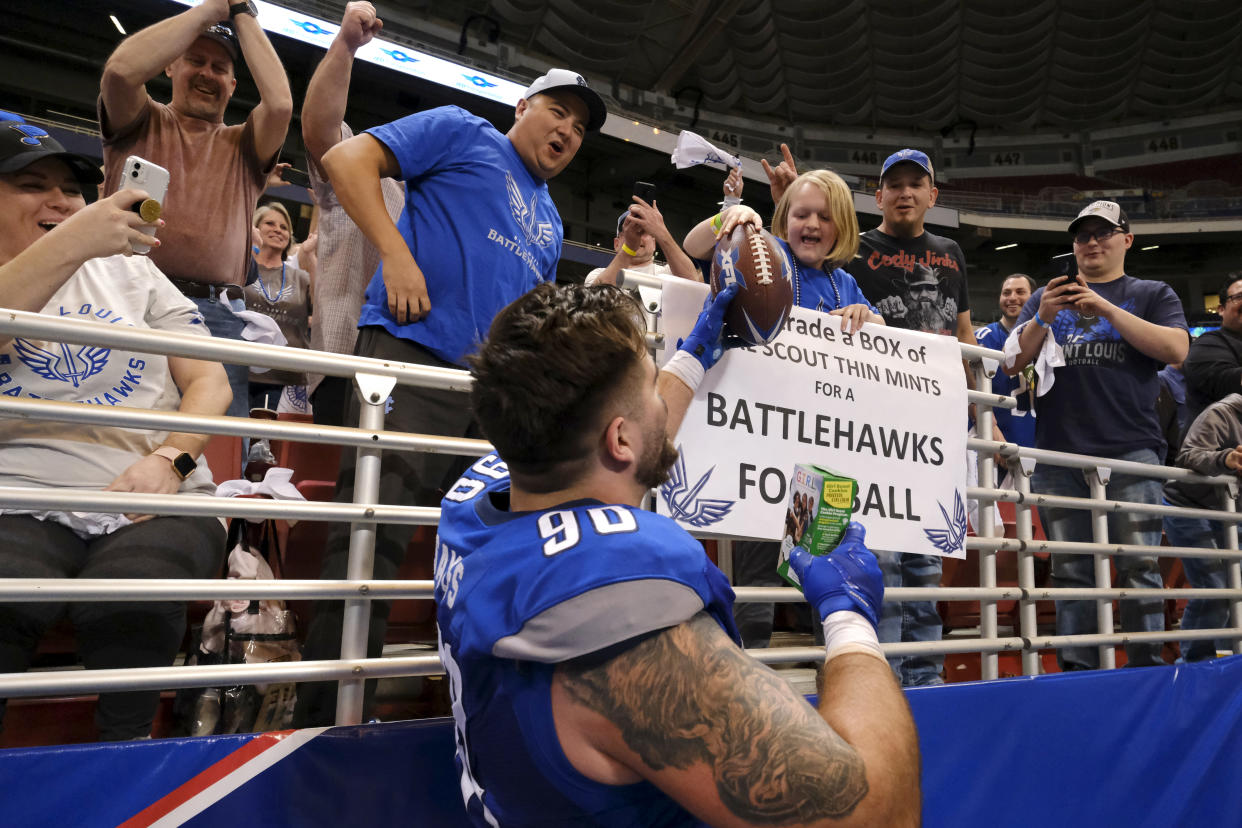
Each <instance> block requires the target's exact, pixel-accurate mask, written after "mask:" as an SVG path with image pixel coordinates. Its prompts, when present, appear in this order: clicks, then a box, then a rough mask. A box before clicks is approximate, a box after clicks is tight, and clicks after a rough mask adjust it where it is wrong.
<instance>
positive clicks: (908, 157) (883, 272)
mask: <svg viewBox="0 0 1242 828" xmlns="http://www.w3.org/2000/svg"><path fill="white" fill-rule="evenodd" d="M937 192H938V191H937V190H936V179H935V174H934V173H933V171H932V163H931V159H929V158H928V157H927V154H926V153H924V152H920V151H919V150H915V149H903V150H898V151H897V152H895V153H893V154H892V155H890V156H889V157H888V158H887V160H885V162H884V166H883V167H881V168H880V188H879V189H878V190H876V191H875V202H876V204H877V205H878V206H879V208H880V211H881V214H882V216H883V219H882V221H881V222H880V226H879V227H877V228H876V229H874V230H868V231H867V232H866V233H863V234H862V238H861V239H860V240H859V241H860V244H859V249H858V256H857V258H855V259H854V260H853V261H852V262H850V263H849V264H847V265H846V266H845V269H846V270H848V271H849V273H850V275H852V276H853V277H854V278H855V279H856V280H857V281H858V286H859V287H860V288H862V292H863V295H864V296H866V297H867V299H868V300H869V301H870V302H871V303H872V304H873V305H875V306H876V308H877V309H878V310H879V311H880V313H881V315H883V317H884V321H885V322H886V323H887V324H889V325H892V326H894V327H898V328H907V329H909V330H915V331H925V332H927V333H936V334H944V335H945V336H956V337H957V338H958V339H959V340H960V341H962V342H966V343H968V344H970V345H976V344H978V343H977V342H976V341H975V334H974V330H973V328H972V327H971V324H970V299H969V297H968V295H967V292H966V258H965V257H964V256H963V255H962V249H961V248H960V247H958V244H957V242H955V241H953V240H952V239H946V238H944V237H942V236H937V235H935V234H934V233H929V232H927V231H926V230H925V229H924V227H923V221H924V219H925V218H926V216H927V211H928V210H930V209H931V208H932V206H933V205H934V204H935V203H936V195H937ZM966 377H967V384H968V385H971V387H973V385H972V384H971V375H970V371H969V370H967V371H966ZM880 566H881V568H882V569H883V570H884V583H885V585H886V586H902V587H935V586H939V585H940V573H941V570H942V567H943V561H942V560H941V559H940V558H939V557H937V556H935V555H912V554H905V555H897V556H892V555H883V554H882V555H881V556H880ZM940 637H941V622H940V614H939V613H938V612H936V605H935V603H933V602H931V601H906V602H903V603H901V604H897V603H887V604H885V605H884V615H883V617H882V618H881V619H880V640H881V641H883V642H898V641H939V640H940ZM889 663H890V664H891V665H892V667H893V671H894V672H895V673H896V674H897V677H898V678H899V679H900V680H901V683H902V684H903V685H905V686H912V685H924V684H940V683H941V682H942V681H943V679H942V678H941V676H940V670H941V667H942V665H943V664H944V656H941V655H930V656H927V655H917V656H904V657H898V658H891V659H889Z"/></svg>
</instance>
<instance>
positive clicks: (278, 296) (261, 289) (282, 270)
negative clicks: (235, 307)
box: [259, 262, 286, 305]
mask: <svg viewBox="0 0 1242 828" xmlns="http://www.w3.org/2000/svg"><path fill="white" fill-rule="evenodd" d="M285 290H286V288H285V263H284V262H281V263H280V290H278V291H276V295H275V296H272V294H270V293H268V292H267V285H266V284H265V283H264V282H263V274H262V273H260V274H259V292H260V293H262V294H263V298H265V299H267V301H268V302H271V303H272V304H273V305H274V304H276V303H277V302H279V301H280V300H281V299H284V298H285Z"/></svg>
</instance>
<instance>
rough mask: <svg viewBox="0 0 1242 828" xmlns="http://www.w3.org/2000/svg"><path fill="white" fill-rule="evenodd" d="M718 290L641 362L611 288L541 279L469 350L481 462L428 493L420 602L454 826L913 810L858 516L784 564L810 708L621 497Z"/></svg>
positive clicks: (716, 304)
mask: <svg viewBox="0 0 1242 828" xmlns="http://www.w3.org/2000/svg"><path fill="white" fill-rule="evenodd" d="M735 290H736V289H735V288H731V289H728V290H726V291H723V292H722V293H721V294H720V295H719V296H718V297H717V298H716V299H715V301H711V302H709V304H708V305H707V306H706V307H705V308H704V311H703V313H702V314H700V316H699V319H698V320H697V322H696V324H695V326H694V329H693V331H692V332H691V334H690V336H689V337H687V339H686V340H685V341H684V342H680V343H678V350H677V352H676V354H675V355H674V356H673V358H672V359H671V360H670V361H669V363H668V364H667V365H666V366H665V368H664V369H663V370H657V369H656V366H655V363H654V361H653V360H652V358H651V356H650V355H649V354H648V352H647V350H646V347H645V339H644V330H645V327H644V323H643V316H642V311H641V309H640V308H639V306H638V304H637V303H636V302H635V301H634V300H632V299H631V298H630V297H629V296H627V295H626V294H625V293H624V292H623V291H620V290H618V289H616V288H614V287H611V286H602V287H592V288H585V287H581V286H568V287H558V286H555V285H552V284H543V285H540V286H539V287H537V288H535V289H534V290H533V291H531V292H530V293H528V294H526V295H525V296H523V297H522V298H520V299H518V300H517V301H515V302H513V303H512V304H510V305H509V306H508V307H506V308H505V309H504V310H502V311H501V312H500V313H499V314H498V315H497V317H496V319H495V321H494V322H493V324H492V326H491V330H490V333H489V336H488V340H487V342H486V343H484V345H483V346H482V348H481V349H480V351H479V352H478V353H477V355H475V356H474V357H472V358H471V373H472V374H473V376H474V387H473V390H472V392H471V401H472V404H473V406H474V410H475V412H476V414H477V416H478V417H479V421H480V423H481V425H482V426H483V430H484V432H485V433H486V435H487V437H488V438H489V439H490V440H491V442H492V443H493V445H494V446H495V447H496V452H497V453H496V454H494V455H489V456H487V457H484V458H482V459H481V460H479V461H478V462H477V463H475V464H474V465H473V467H472V468H471V469H470V470H469V471H467V472H466V474H465V475H464V476H463V477H462V478H461V479H460V480H459V481H458V482H457V484H456V485H455V486H454V487H453V488H452V489H451V490H450V491H449V493H448V494H447V495H446V497H445V499H444V501H443V505H442V509H443V511H442V513H441V519H440V526H439V536H438V538H437V543H436V573H435V580H436V589H435V595H436V603H437V611H438V616H437V617H438V621H439V627H440V654H441V657H442V659H443V661H444V666H445V669H446V671H447V673H448V675H449V679H450V688H451V693H452V702H453V714H454V719H455V723H456V731H457V733H456V741H457V765H458V770H459V772H460V774H461V790H462V794H463V797H464V799H465V803H466V808H467V811H468V812H469V814H470V817H471V819H472V820H473V822H474V824H475V825H479V826H485V825H488V826H501V825H506V826H507V825H569V824H575V825H576V824H590V825H604V826H614V825H615V826H620V825H645V826H651V825H660V826H667V825H679V826H680V825H700V824H704V823H706V824H710V825H717V826H750V825H829V824H832V825H861V824H868V825H909V824H917V823H918V820H919V812H920V804H919V803H920V799H919V754H918V741H917V736H916V733H915V728H914V724H913V721H912V720H911V717H910V713H909V710H908V708H907V706H906V703H905V700H904V697H903V696H902V694H901V691H900V689H899V688H898V686H897V683H896V681H895V680H894V678H893V675H892V673H891V671H890V670H889V669H888V666H887V664H886V662H885V661H884V657H883V653H882V651H881V649H880V646H879V643H878V641H877V638H876V632H875V623H876V617H877V613H878V611H879V608H880V604H881V601H882V599H883V585H882V580H881V577H880V572H879V568H878V566H877V564H876V561H875V557H874V556H873V555H872V554H871V552H870V551H868V550H867V548H866V546H865V545H864V544H863V530H862V527H861V526H859V525H857V524H854V525H852V526H851V528H850V530H849V532H848V533H847V536H846V538H845V540H844V542H843V543H842V544H841V546H840V547H838V549H836V550H835V551H834V552H833V553H832V554H831V555H828V556H824V557H816V558H812V557H811V556H809V555H808V554H807V553H806V552H805V551H803V550H801V549H795V550H794V552H793V556H792V561H791V563H792V565H793V566H794V569H795V571H796V572H797V573H798V575H799V577H800V579H801V581H802V583H803V585H804V587H805V593H806V596H807V599H808V600H809V601H811V602H812V603H813V604H815V606H816V607H817V609H818V610H819V612H820V614H821V616H822V617H823V618H824V619H826V620H825V621H824V633H825V639H826V646H827V652H826V661H825V665H824V669H823V671H822V676H821V679H820V685H819V689H820V692H819V707H818V710H817V709H816V708H814V707H812V706H810V705H809V704H807V702H806V700H805V699H803V698H801V697H799V696H798V695H797V694H796V693H795V692H794V691H793V690H792V689H791V688H790V686H789V685H788V684H787V683H786V682H785V681H784V680H783V679H781V678H779V677H778V676H777V675H776V674H775V673H773V672H772V671H771V670H770V669H768V668H767V667H765V666H763V665H761V664H759V663H758V662H756V661H754V660H753V659H751V658H750V657H749V656H747V655H746V653H745V652H743V651H742V650H741V649H740V648H739V646H738V636H737V631H736V628H735V626H734V623H733V615H732V604H733V591H732V589H731V588H730V587H729V584H728V582H727V580H726V579H725V577H724V575H723V574H722V573H721V572H720V570H718V569H717V568H716V567H715V566H714V565H713V564H712V563H711V561H710V560H709V559H708V558H707V556H706V555H705V554H704V552H703V548H702V547H701V546H700V544H699V543H698V542H697V541H695V540H694V539H693V538H692V537H690V535H689V534H687V533H686V532H685V531H684V530H683V529H681V528H680V527H678V526H677V525H676V524H675V523H674V522H673V521H671V520H668V519H666V518H664V517H661V516H659V515H656V514H653V513H651V512H648V511H644V510H642V509H640V508H639V503H640V501H641V500H642V498H643V496H644V494H645V493H646V492H647V491H648V490H649V489H651V488H652V487H655V486H657V485H659V484H660V483H661V482H662V481H663V480H664V479H665V477H666V474H667V470H668V469H669V467H670V466H671V465H672V464H673V462H674V461H675V459H676V456H677V453H676V451H675V449H674V448H673V446H672V443H671V442H670V441H669V437H670V436H671V435H674V434H675V433H676V431H677V428H678V426H679V425H680V423H681V420H682V417H683V416H684V414H685V411H686V408H687V406H688V405H689V402H690V400H691V399H692V397H693V395H694V392H695V389H696V388H697V386H698V384H699V382H700V381H701V380H702V379H703V376H704V374H705V372H706V371H708V370H710V369H711V368H712V366H713V365H714V364H715V362H716V361H717V359H719V357H720V356H721V354H722V353H723V351H724V344H723V342H722V336H721V331H722V320H723V317H724V311H725V308H726V306H727V304H728V302H729V300H730V299H731V298H732V296H733V293H734V292H735Z"/></svg>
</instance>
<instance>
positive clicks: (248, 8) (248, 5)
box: [229, 0, 259, 20]
mask: <svg viewBox="0 0 1242 828" xmlns="http://www.w3.org/2000/svg"><path fill="white" fill-rule="evenodd" d="M239 14H248V15H250V16H251V17H254V18H258V16H259V9H258V7H257V6H255V4H254V0H246V2H244V3H233V4H232V5H231V6H229V20H232V19H233V18H234V17H237V15H239Z"/></svg>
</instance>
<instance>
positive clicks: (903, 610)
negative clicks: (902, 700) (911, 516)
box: [876, 552, 944, 687]
mask: <svg viewBox="0 0 1242 828" xmlns="http://www.w3.org/2000/svg"><path fill="white" fill-rule="evenodd" d="M876 557H877V558H878V559H879V561H880V571H881V572H883V573H884V588H885V589H888V588H889V587H936V586H940V573H941V571H942V570H943V569H944V561H943V560H942V559H941V558H940V556H938V555H914V554H909V553H906V554H895V553H892V552H878V553H876ZM879 632H880V641H881V643H885V644H893V643H897V642H899V641H939V640H940V638H941V636H942V634H943V632H944V628H943V626H942V625H941V621H940V613H938V612H936V605H935V603H933V602H931V601H904V602H902V603H900V604H898V603H893V602H891V601H889V602H885V604H884V610H883V612H881V613H880V628H879ZM888 666H890V667H892V668H893V674H894V675H895V676H897V680H898V681H900V682H901V685H902V687H917V686H920V685H928V684H943V683H944V679H943V678H941V677H940V670H941V668H942V667H943V666H944V656H943V655H912V656H899V657H894V658H890V659H889V660H888Z"/></svg>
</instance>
